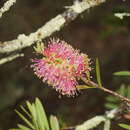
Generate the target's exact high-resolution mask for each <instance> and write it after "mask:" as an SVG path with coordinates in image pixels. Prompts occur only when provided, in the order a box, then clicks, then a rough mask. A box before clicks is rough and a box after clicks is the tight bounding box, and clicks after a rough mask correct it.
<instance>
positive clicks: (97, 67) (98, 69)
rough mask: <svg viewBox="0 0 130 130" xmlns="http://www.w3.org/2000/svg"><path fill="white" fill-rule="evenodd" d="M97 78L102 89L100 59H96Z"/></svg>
mask: <svg viewBox="0 0 130 130" xmlns="http://www.w3.org/2000/svg"><path fill="white" fill-rule="evenodd" d="M96 76H97V82H98V85H99V87H102V82H101V76H100V67H99V60H98V58H96Z"/></svg>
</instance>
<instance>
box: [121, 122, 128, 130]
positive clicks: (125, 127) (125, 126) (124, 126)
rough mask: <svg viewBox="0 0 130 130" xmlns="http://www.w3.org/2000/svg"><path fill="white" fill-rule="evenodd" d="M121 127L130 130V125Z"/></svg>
mask: <svg viewBox="0 0 130 130" xmlns="http://www.w3.org/2000/svg"><path fill="white" fill-rule="evenodd" d="M119 126H120V127H122V128H124V129H126V130H130V125H126V124H122V123H121V124H119Z"/></svg>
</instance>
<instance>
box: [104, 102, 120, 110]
mask: <svg viewBox="0 0 130 130" xmlns="http://www.w3.org/2000/svg"><path fill="white" fill-rule="evenodd" d="M105 107H106V108H108V109H114V108H117V107H118V105H116V104H114V103H106V104H105Z"/></svg>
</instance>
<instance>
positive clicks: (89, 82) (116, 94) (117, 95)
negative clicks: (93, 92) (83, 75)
mask: <svg viewBox="0 0 130 130" xmlns="http://www.w3.org/2000/svg"><path fill="white" fill-rule="evenodd" d="M83 81H84V82H85V83H86V84H87V85H89V86H92V87H95V88H98V89H101V90H103V91H105V92H107V93H109V94H111V95H113V96H115V97H118V98H120V99H121V100H122V101H126V102H128V103H130V99H128V98H127V97H124V96H122V95H120V94H119V93H116V92H114V91H112V90H110V89H107V88H104V87H100V86H99V85H98V84H96V83H94V82H93V81H89V80H85V79H83Z"/></svg>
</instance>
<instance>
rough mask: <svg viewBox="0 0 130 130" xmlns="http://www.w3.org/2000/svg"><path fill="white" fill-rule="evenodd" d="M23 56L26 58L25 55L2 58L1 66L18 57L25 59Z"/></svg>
mask: <svg viewBox="0 0 130 130" xmlns="http://www.w3.org/2000/svg"><path fill="white" fill-rule="evenodd" d="M23 56H24V54H15V55H11V56H8V57H5V58H2V59H0V65H2V64H5V63H7V62H10V61H12V60H14V59H16V58H18V57H23Z"/></svg>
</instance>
